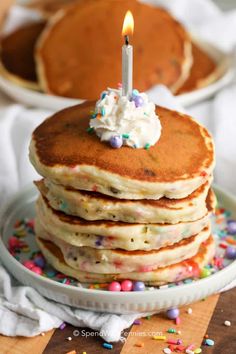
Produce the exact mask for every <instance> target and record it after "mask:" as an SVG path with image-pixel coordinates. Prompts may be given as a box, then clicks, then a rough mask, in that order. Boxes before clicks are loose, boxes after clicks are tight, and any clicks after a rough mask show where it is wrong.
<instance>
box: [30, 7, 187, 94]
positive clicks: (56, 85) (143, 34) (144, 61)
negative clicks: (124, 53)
mask: <svg viewBox="0 0 236 354" xmlns="http://www.w3.org/2000/svg"><path fill="white" fill-rule="evenodd" d="M127 10H131V12H132V13H133V16H134V18H135V32H134V36H133V38H130V41H131V43H132V44H133V48H134V58H135V65H134V75H133V77H134V86H135V87H138V88H139V90H140V91H146V90H147V89H150V88H151V87H152V86H154V85H156V84H158V83H160V84H165V85H166V86H168V87H169V88H170V89H171V90H172V91H173V92H175V91H176V90H177V89H178V88H179V87H180V86H181V85H182V84H183V82H184V81H185V80H186V78H187V77H188V75H189V70H190V67H191V65H192V54H191V40H190V38H189V36H188V34H187V32H186V31H185V30H184V29H183V27H182V26H181V25H180V24H179V23H178V22H177V21H176V20H174V19H173V18H172V17H171V15H170V14H168V13H167V12H166V11H165V10H164V9H161V8H157V7H152V6H150V5H147V4H141V3H139V2H137V1H134V0H121V1H106V0H103V1H102V0H101V1H89V2H88V4H87V5H86V6H84V5H83V6H81V5H80V4H78V5H75V6H72V7H70V8H68V9H67V10H65V11H64V15H62V13H61V14H60V16H58V15H56V17H55V18H52V22H51V25H50V26H49V27H48V28H47V29H46V30H45V31H44V33H43V34H42V36H41V39H40V41H39V43H38V47H37V64H38V65H37V66H38V73H39V78H40V82H41V85H42V87H43V88H44V90H45V91H46V92H48V93H52V94H56V95H59V96H65V97H72V98H81V99H97V98H98V97H99V95H100V93H101V91H102V90H103V89H104V88H105V87H116V86H117V83H118V82H120V81H121V77H122V73H121V60H120V58H121V47H122V45H123V44H124V38H122V36H121V29H122V24H123V19H124V15H125V13H126V12H127ZM163 38H164V40H163Z"/></svg>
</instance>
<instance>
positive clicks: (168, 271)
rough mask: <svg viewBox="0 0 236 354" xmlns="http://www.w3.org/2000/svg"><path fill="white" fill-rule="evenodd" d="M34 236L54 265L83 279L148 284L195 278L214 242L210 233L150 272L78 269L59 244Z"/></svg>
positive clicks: (212, 254) (210, 252)
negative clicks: (185, 255)
mask: <svg viewBox="0 0 236 354" xmlns="http://www.w3.org/2000/svg"><path fill="white" fill-rule="evenodd" d="M36 240H37V243H38V245H39V247H40V249H41V251H42V253H43V255H44V257H45V258H46V260H47V261H48V262H49V263H50V264H51V265H52V266H53V267H54V268H55V269H57V270H58V271H60V272H62V273H63V274H66V275H68V276H71V277H73V278H75V279H77V280H79V281H80V282H84V283H105V282H111V281H113V280H123V279H130V280H140V281H143V282H145V283H146V284H149V285H161V284H164V283H172V282H177V281H180V280H183V279H187V278H190V277H195V278H196V277H198V276H199V275H200V272H201V270H202V269H203V267H204V266H206V265H207V264H208V263H209V262H210V261H211V260H212V258H213V256H214V253H215V242H214V239H213V237H212V236H210V237H209V238H208V240H207V241H206V242H204V243H202V245H201V246H200V248H199V251H198V253H197V254H196V255H195V256H193V257H192V258H189V259H187V260H184V261H182V262H179V263H175V264H172V265H170V266H168V267H163V268H158V269H157V270H155V271H151V272H133V273H120V274H98V273H88V272H82V271H79V270H77V269H74V268H72V267H70V266H68V265H67V264H66V263H65V261H64V258H63V254H62V252H61V250H60V248H58V247H57V246H56V245H55V244H53V243H52V242H50V241H46V240H42V239H40V238H36Z"/></svg>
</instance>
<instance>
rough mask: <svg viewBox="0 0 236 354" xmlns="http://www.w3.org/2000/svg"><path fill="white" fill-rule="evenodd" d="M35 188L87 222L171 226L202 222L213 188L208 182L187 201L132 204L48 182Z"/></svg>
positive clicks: (52, 201) (170, 200)
mask: <svg viewBox="0 0 236 354" xmlns="http://www.w3.org/2000/svg"><path fill="white" fill-rule="evenodd" d="M211 180H212V178H211ZM35 184H36V186H37V187H38V189H39V191H40V192H41V194H42V195H43V196H45V197H46V198H47V200H48V202H49V205H50V206H51V207H52V208H53V209H56V210H61V211H63V212H64V213H66V214H68V215H75V216H79V217H81V218H83V219H85V220H113V221H123V222H129V223H169V224H177V223H178V222H181V221H182V222H183V221H194V220H197V219H200V218H202V217H203V216H204V215H205V214H206V212H207V207H206V197H207V195H208V191H209V188H210V181H208V182H206V183H205V184H204V185H202V186H201V187H199V188H198V189H197V190H196V191H194V192H193V193H192V194H190V196H188V197H186V198H184V199H167V198H161V199H159V200H140V201H137V200H135V201H132V200H127V199H116V198H113V197H108V196H105V195H102V194H99V193H96V192H84V191H79V190H76V189H72V188H66V187H64V186H62V185H59V184H55V183H53V182H51V181H50V180H47V179H45V180H41V181H38V182H35Z"/></svg>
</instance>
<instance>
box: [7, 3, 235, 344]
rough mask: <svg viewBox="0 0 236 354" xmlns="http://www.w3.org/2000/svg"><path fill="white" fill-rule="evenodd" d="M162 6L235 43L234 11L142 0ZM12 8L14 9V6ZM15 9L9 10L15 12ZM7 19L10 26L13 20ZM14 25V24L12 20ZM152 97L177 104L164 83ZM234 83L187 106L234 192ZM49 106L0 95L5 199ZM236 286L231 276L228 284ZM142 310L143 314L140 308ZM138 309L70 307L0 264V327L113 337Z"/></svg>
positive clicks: (219, 176)
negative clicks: (65, 327)
mask: <svg viewBox="0 0 236 354" xmlns="http://www.w3.org/2000/svg"><path fill="white" fill-rule="evenodd" d="M145 2H152V3H154V4H161V5H162V6H164V7H167V8H168V9H169V10H170V11H172V12H173V14H174V15H175V16H176V17H177V18H178V19H179V20H181V21H182V22H183V23H184V24H185V25H186V26H187V27H188V28H189V29H190V30H193V31H195V32H197V33H199V34H201V35H202V36H203V37H204V38H206V39H208V40H209V41H211V42H213V43H214V44H216V45H218V46H219V47H221V48H223V49H224V50H227V51H230V50H232V48H233V47H234V46H235V44H236V11H232V12H230V13H222V12H221V11H220V10H219V9H218V8H217V7H216V6H215V5H214V4H213V2H212V1H210V0H191V2H190V1H189V0H152V1H150V0H149V1H147V0H146V1H145ZM14 11H15V10H14ZM16 12H17V11H15V13H16ZM14 21H15V19H14V16H13V17H12V18H11V22H8V23H7V30H8V31H10V29H11V28H12V27H11V26H12V24H14V23H16V22H14ZM13 27H14V26H13ZM150 96H151V97H152V99H153V100H154V102H155V103H159V104H161V105H164V106H168V107H170V108H173V109H179V110H182V108H181V107H179V105H178V104H177V103H176V101H175V98H174V97H172V95H171V94H170V93H169V91H168V90H167V89H165V88H164V87H157V88H155V89H153V90H151V92H150ZM235 97H236V84H232V85H231V86H229V87H227V88H225V89H224V90H222V91H221V92H220V93H218V94H217V95H216V97H215V98H213V99H211V100H208V101H205V102H202V103H200V104H197V105H195V106H193V107H191V108H190V109H188V112H189V113H190V114H191V115H192V116H194V117H195V118H197V119H198V120H199V121H200V122H201V123H203V124H205V125H206V126H207V127H208V128H209V130H210V131H211V132H212V133H213V135H214V138H215V142H216V148H217V150H216V153H217V167H216V181H217V183H218V184H220V185H221V186H223V187H224V188H226V189H228V190H229V191H231V193H234V194H236V182H235V179H234V176H233V172H234V171H236V139H235V136H236V124H235V118H234V116H235V112H236V100H235ZM49 114H50V112H46V111H42V110H37V109H26V108H24V107H22V106H20V105H18V104H13V103H12V102H11V101H10V100H9V99H7V98H6V97H5V96H4V95H0V132H1V139H0V194H1V205H0V207H1V208H2V207H3V205H4V203H5V201H6V200H7V199H8V198H9V197H10V196H11V195H13V194H14V193H15V192H16V191H17V190H19V189H21V188H22V187H23V186H24V185H25V184H27V183H29V182H31V181H32V180H33V179H35V178H37V174H36V172H35V171H34V169H33V167H32V166H31V165H30V163H29V161H28V144H29V140H30V135H31V133H32V131H33V129H34V128H35V127H36V126H37V125H38V124H39V123H40V122H41V121H42V120H43V119H44V118H45V117H46V116H48V115H49ZM232 286H236V281H235V282H234V283H232V284H231V287H232ZM142 315H146V314H142ZM139 317H141V314H134V315H122V316H121V315H120V316H119V315H114V314H99V313H94V312H91V311H84V310H79V309H73V308H70V307H68V306H64V305H60V304H56V303H55V302H53V301H49V300H47V299H45V298H43V297H42V296H41V295H40V294H38V293H37V292H36V291H35V290H34V289H32V288H30V287H25V286H20V285H19V284H18V283H16V282H15V280H13V279H12V278H10V276H9V274H7V272H6V271H5V269H4V268H3V267H2V266H0V333H2V334H5V335H9V336H15V335H22V336H34V335H37V334H39V333H41V332H45V331H48V330H50V329H52V328H56V327H58V326H59V325H60V324H61V323H62V322H63V321H66V322H69V323H71V324H73V325H75V326H79V327H80V326H84V327H90V328H93V329H95V330H98V331H102V333H103V338H104V339H105V340H107V341H118V340H119V339H120V336H121V331H122V330H123V329H125V328H127V327H129V326H130V325H131V324H132V322H133V321H134V320H135V319H136V318H139Z"/></svg>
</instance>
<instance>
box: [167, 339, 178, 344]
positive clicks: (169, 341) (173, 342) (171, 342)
mask: <svg viewBox="0 0 236 354" xmlns="http://www.w3.org/2000/svg"><path fill="white" fill-rule="evenodd" d="M167 343H168V344H178V341H177V340H175V339H168V341H167Z"/></svg>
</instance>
